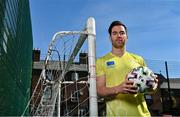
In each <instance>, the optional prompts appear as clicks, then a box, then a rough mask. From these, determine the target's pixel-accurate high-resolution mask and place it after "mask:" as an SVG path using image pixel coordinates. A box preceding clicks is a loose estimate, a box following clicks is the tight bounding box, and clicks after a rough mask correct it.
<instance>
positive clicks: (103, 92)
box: [96, 75, 137, 97]
mask: <svg viewBox="0 0 180 117" xmlns="http://www.w3.org/2000/svg"><path fill="white" fill-rule="evenodd" d="M96 84H97V93H98V95H99V96H101V97H106V96H108V97H109V96H114V95H117V94H119V93H122V94H127V93H133V94H134V93H137V91H136V87H134V86H133V82H132V81H128V80H127V79H126V80H125V81H124V82H122V83H121V84H119V85H117V86H114V87H106V77H105V76H104V75H103V76H100V77H97V78H96Z"/></svg>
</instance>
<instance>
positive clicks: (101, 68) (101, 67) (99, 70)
mask: <svg viewBox="0 0 180 117" xmlns="http://www.w3.org/2000/svg"><path fill="white" fill-rule="evenodd" d="M104 74H105V70H104V62H103V60H102V59H97V61H96V76H97V77H99V76H102V75H104Z"/></svg>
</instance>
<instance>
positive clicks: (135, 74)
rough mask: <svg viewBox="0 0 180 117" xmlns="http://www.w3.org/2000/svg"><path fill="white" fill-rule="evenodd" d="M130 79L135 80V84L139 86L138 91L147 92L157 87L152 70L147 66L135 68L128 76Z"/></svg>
mask: <svg viewBox="0 0 180 117" xmlns="http://www.w3.org/2000/svg"><path fill="white" fill-rule="evenodd" d="M127 78H128V80H131V81H134V84H133V85H134V86H136V87H137V90H138V92H140V93H147V92H150V91H152V90H155V89H156V88H157V85H158V84H157V82H156V81H155V79H156V78H157V75H155V74H154V73H153V72H152V70H150V69H149V68H148V67H145V66H139V67H137V68H134V69H133V70H132V71H131V72H130V73H129V74H128V76H127Z"/></svg>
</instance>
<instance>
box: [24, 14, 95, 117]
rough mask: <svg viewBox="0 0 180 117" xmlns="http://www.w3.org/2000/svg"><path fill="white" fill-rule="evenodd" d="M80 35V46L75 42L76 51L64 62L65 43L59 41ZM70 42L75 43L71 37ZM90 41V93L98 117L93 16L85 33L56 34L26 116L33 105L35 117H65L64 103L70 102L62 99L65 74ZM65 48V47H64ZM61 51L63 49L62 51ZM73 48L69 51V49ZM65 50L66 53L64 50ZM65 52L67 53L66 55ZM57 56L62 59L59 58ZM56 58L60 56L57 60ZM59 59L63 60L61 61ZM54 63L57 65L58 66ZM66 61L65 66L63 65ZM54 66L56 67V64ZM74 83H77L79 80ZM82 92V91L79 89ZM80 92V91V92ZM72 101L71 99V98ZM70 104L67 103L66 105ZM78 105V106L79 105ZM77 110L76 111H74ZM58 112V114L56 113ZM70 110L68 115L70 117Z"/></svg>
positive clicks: (93, 108) (88, 47) (91, 111)
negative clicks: (55, 115) (62, 110)
mask: <svg viewBox="0 0 180 117" xmlns="http://www.w3.org/2000/svg"><path fill="white" fill-rule="evenodd" d="M74 35H78V36H79V38H77V42H76V43H72V44H73V46H71V45H69V46H70V47H72V48H73V50H71V49H70V50H71V51H70V52H69V53H71V54H69V56H68V59H67V60H64V61H62V60H61V59H60V55H62V54H60V53H61V50H63V49H62V47H61V46H63V45H60V43H61V44H62V43H63V42H60V43H58V41H61V40H63V38H66V36H72V37H73V38H74ZM69 40H73V39H72V38H71V37H70V38H69ZM86 40H87V49H88V63H87V65H88V68H87V70H88V76H87V77H88V80H87V84H88V86H89V87H88V86H87V87H88V90H89V97H87V99H89V112H88V113H89V116H98V104H97V91H96V66H95V61H96V51H95V50H96V46H95V45H96V44H95V42H96V41H95V40H96V27H95V19H94V18H93V17H89V18H88V20H87V22H86V25H85V28H84V30H83V31H60V32H57V33H55V34H54V35H53V37H52V40H51V42H50V44H49V47H48V51H47V54H46V57H45V60H44V64H43V66H42V67H43V68H42V71H41V73H40V76H39V79H38V81H37V82H36V83H37V84H36V86H35V87H34V89H33V93H32V96H31V98H30V100H29V102H28V104H27V106H26V108H25V110H24V112H23V114H22V116H24V114H25V112H26V111H28V107H29V106H30V107H31V109H30V115H33V116H53V115H54V113H57V116H60V115H62V114H61V113H62V112H61V104H62V103H61V102H66V100H61V99H62V96H63V95H64V94H61V92H62V90H64V89H65V88H66V87H65V88H62V85H63V82H66V79H65V75H66V74H67V72H68V71H70V69H71V67H72V66H73V65H75V64H74V63H73V61H74V59H75V58H76V56H77V54H78V53H79V51H80V49H81V48H82V46H83V44H84V42H85V41H86ZM64 46H65V44H64ZM57 48H60V49H59V50H58V49H57ZM68 49H69V48H68ZM63 51H64V50H63ZM62 53H63V52H62ZM56 54H57V55H58V57H56ZM54 55H55V56H54ZM54 57H56V58H55V59H54ZM57 58H59V59H57ZM53 62H56V63H55V64H54V63H53ZM63 62H64V63H63ZM52 64H53V65H54V67H53V65H52ZM74 83H77V82H76V81H75V82H74ZM78 90H81V89H78ZM76 92H78V91H76ZM67 100H69V99H67ZM66 104H67V103H66ZM79 105H80V104H78V105H77V106H79ZM75 109H76V107H75V108H74V110H75ZM55 111H56V112H55ZM68 114H69V113H68V111H67V114H65V115H66V116H68Z"/></svg>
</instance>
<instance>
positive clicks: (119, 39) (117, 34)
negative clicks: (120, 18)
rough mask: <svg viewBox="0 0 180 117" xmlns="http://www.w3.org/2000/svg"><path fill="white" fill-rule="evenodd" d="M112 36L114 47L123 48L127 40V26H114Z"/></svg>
mask: <svg viewBox="0 0 180 117" xmlns="http://www.w3.org/2000/svg"><path fill="white" fill-rule="evenodd" d="M110 38H111V42H112V46H113V47H114V48H117V49H118V48H123V47H124V46H125V44H126V41H127V34H126V30H125V28H124V27H123V26H121V25H117V26H114V27H113V28H112V31H111V36H110Z"/></svg>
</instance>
